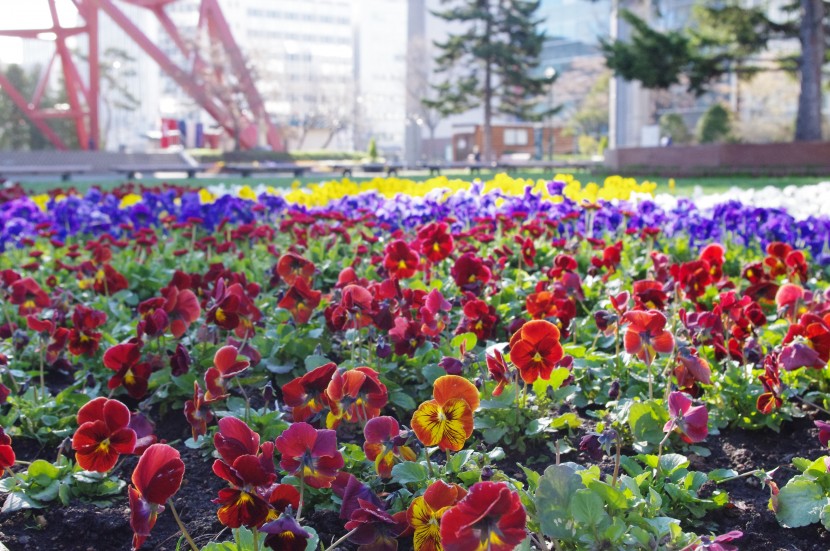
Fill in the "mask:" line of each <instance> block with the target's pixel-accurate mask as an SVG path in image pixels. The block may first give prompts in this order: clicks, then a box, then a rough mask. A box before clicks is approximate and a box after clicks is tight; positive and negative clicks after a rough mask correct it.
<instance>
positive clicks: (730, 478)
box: [715, 469, 764, 484]
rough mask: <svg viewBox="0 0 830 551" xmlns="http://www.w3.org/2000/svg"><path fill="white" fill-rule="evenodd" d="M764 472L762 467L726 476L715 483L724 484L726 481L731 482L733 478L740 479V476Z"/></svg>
mask: <svg viewBox="0 0 830 551" xmlns="http://www.w3.org/2000/svg"><path fill="white" fill-rule="evenodd" d="M762 472H764V471H763V470H761V469H755V470H754V471H747V472H745V473H741V474H737V475H735V476H730V477H729V478H724V479H722V480H718V481H717V482H716V483H715V484H723V483H724V482H731V481H733V480H738V479H739V478H746V477H748V476H752V475H755V474H758V473H762Z"/></svg>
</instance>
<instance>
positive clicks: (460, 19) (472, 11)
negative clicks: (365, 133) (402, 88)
mask: <svg viewBox="0 0 830 551" xmlns="http://www.w3.org/2000/svg"><path fill="white" fill-rule="evenodd" d="M441 3H442V6H443V9H441V10H439V11H435V12H433V15H435V16H437V17H439V18H441V19H443V20H445V21H448V22H450V23H454V24H458V25H459V26H461V27H463V30H462V31H461V32H460V33H458V34H454V35H451V36H449V37H448V38H447V40H446V41H445V42H436V43H435V45H436V46H437V47H438V48H439V50H440V53H439V55H438V56H437V57H436V59H435V63H436V70H437V71H438V72H439V73H446V74H447V78H446V80H445V81H444V82H443V83H440V84H438V85H436V86H435V90H436V92H437V94H436V96H437V97H436V99H434V100H424V101H423V103H424V105H426V106H427V107H430V108H433V109H435V110H436V111H438V112H439V113H440V114H442V115H444V116H446V115H450V114H455V113H463V112H464V111H467V110H469V109H472V108H475V107H479V106H482V107H483V109H484V143H483V147H482V158H483V160H485V161H491V160H492V156H493V153H492V151H493V148H492V143H493V142H492V119H493V115H494V114H495V113H502V114H505V115H512V116H515V117H518V118H520V119H524V120H541V119H542V118H543V117H545V116H547V115H549V113H550V111H545V110H540V108H539V105H540V103H541V101H542V100H543V95H544V92H545V88H546V86H547V85H548V84H549V82H550V81H549V79H546V78H545V77H543V76H541V75H540V76H533V73H534V72H535V71H534V70H535V69H536V68H537V67H538V66H539V54H540V53H541V51H542V45H543V43H544V40H545V34H544V32H543V31H540V30H539V29H538V26H539V23H540V22H541V20H539V19H537V18H536V17H535V15H534V14H535V13H536V11H537V10H538V8H539V5H540V0H442V2H441Z"/></svg>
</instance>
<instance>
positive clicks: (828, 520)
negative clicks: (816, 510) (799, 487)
mask: <svg viewBox="0 0 830 551" xmlns="http://www.w3.org/2000/svg"><path fill="white" fill-rule="evenodd" d="M821 524H822V525H823V526H824V529H825V530H830V503H828V504H827V505H825V506H824V509H822V510H821Z"/></svg>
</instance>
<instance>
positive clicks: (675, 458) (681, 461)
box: [660, 453, 689, 474]
mask: <svg viewBox="0 0 830 551" xmlns="http://www.w3.org/2000/svg"><path fill="white" fill-rule="evenodd" d="M688 466H689V460H688V459H686V457H684V456H682V455H680V454H677V453H667V454H665V455H664V456H663V457H661V458H660V470H661V471H663V474H672V473H673V472H674V471H676V470H677V469H682V468H685V467H688Z"/></svg>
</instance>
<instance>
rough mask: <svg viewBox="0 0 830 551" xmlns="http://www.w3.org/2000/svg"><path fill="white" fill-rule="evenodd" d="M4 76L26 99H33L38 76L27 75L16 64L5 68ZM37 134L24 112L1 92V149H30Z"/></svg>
mask: <svg viewBox="0 0 830 551" xmlns="http://www.w3.org/2000/svg"><path fill="white" fill-rule="evenodd" d="M4 74H5V76H6V78H7V79H8V80H9V82H10V83H11V84H12V85H13V86H14V87H15V88H17V89H18V90H19V91H20V92H21V93H22V94H23V96H24V97H26V98H29V97H31V94H32V91H33V90H34V87H35V85H36V84H37V76H35V75H29V74H27V73H26V71H24V70H23V68H22V67H21V66H20V65H17V64H14V63H13V64H11V65H9V66H8V67H6V68H5V71H4ZM35 133H37V130H35V129H34V128H32V124H31V123H30V122H29V120H28V119H27V118H26V116H25V115H24V114H23V112H22V111H20V109H18V108H17V105H15V103H14V102H13V101H12V99H11V98H10V97H9V95H8V94H5V93H3V92H2V90H0V149H11V150H14V151H19V150H23V149H30V147H29V142H30V140H31V137H32V134H35Z"/></svg>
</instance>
